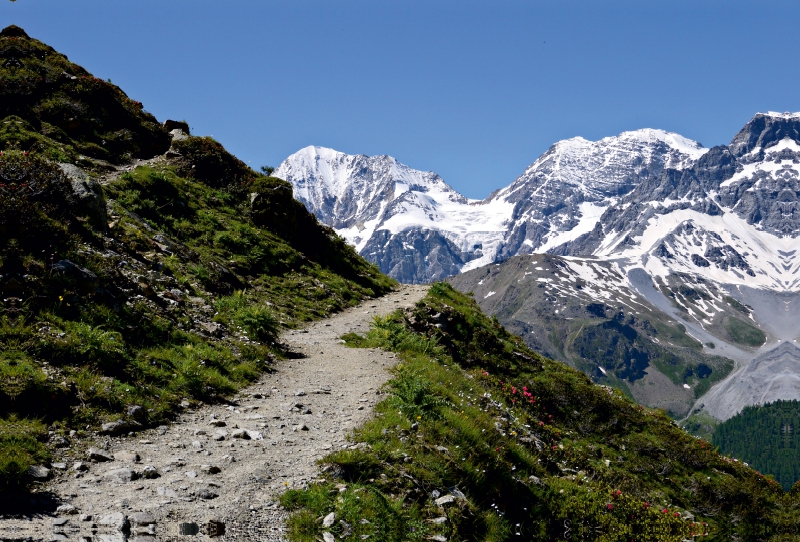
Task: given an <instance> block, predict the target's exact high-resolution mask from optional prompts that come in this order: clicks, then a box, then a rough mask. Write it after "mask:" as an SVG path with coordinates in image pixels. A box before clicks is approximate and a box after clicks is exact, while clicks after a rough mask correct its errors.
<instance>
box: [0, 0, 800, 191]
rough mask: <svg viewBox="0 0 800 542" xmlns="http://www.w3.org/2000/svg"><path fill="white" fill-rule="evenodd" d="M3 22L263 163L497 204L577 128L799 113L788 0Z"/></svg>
mask: <svg viewBox="0 0 800 542" xmlns="http://www.w3.org/2000/svg"><path fill="white" fill-rule="evenodd" d="M0 20H1V22H2V26H7V25H9V24H17V25H19V26H21V27H23V28H24V29H25V30H26V31H27V32H28V34H29V35H30V36H31V37H33V38H36V39H39V40H41V41H43V42H45V43H47V44H49V45H51V46H53V47H54V48H55V49H57V50H58V51H60V52H62V53H64V54H66V55H67V56H69V58H70V60H72V61H73V62H76V63H78V64H80V65H82V66H83V67H85V68H86V69H87V70H89V71H90V72H92V73H93V74H94V75H96V76H97V77H101V78H103V79H111V80H112V81H113V82H114V83H115V84H117V85H119V86H120V87H121V88H122V89H123V90H124V91H125V92H126V93H128V95H129V96H131V97H132V98H133V99H136V100H140V101H142V102H143V103H144V106H145V109H147V110H148V111H150V112H152V113H153V114H155V115H156V117H157V118H158V119H159V120H164V119H166V118H185V119H187V120H189V122H190V124H191V125H192V128H193V132H194V133H195V134H198V135H213V136H214V138H215V139H218V140H219V141H220V142H222V143H223V144H224V145H225V146H226V147H227V148H228V149H229V150H230V151H231V152H233V153H234V154H236V155H237V156H239V157H240V158H242V159H243V160H245V161H246V162H248V163H250V164H251V165H252V166H253V167H255V168H258V167H259V166H260V165H272V166H277V165H278V164H279V163H280V162H281V161H282V160H283V159H284V158H286V157H287V156H289V155H290V154H292V153H294V152H296V151H297V150H299V149H301V148H303V147H306V146H308V145H317V146H323V147H329V148H333V149H336V150H338V151H341V152H345V153H348V154H366V155H381V154H388V155H391V156H394V157H395V158H397V159H398V161H400V162H402V163H404V164H407V165H408V166H410V167H412V168H414V169H419V170H428V171H435V172H436V173H438V174H439V175H441V176H442V178H443V179H444V180H445V182H447V183H448V184H450V185H451V186H453V187H454V188H455V189H456V190H458V191H459V192H461V193H463V194H464V195H466V196H468V197H470V198H478V199H482V198H484V197H486V196H487V195H488V194H489V193H490V192H492V191H493V190H495V189H497V188H500V187H502V186H506V185H508V184H509V183H511V182H512V181H513V180H514V178H516V177H517V176H518V175H520V174H522V172H523V171H524V170H525V168H526V167H527V166H528V165H529V164H531V163H532V162H533V161H534V160H536V158H537V157H538V156H539V155H541V154H542V153H543V152H545V151H546V150H547V148H548V147H549V146H550V145H552V144H553V143H555V142H556V141H558V140H561V139H567V138H571V137H575V136H582V137H584V138H586V139H589V140H597V139H600V138H602V137H607V136H613V135H617V134H619V133H620V132H623V131H627V130H636V129H639V128H658V129H663V130H666V131H670V132H676V133H678V134H680V135H682V136H685V137H687V138H690V139H694V140H697V141H699V142H701V143H702V144H703V145H705V146H707V147H710V146H713V145H719V144H727V143H728V142H730V140H731V139H732V138H733V136H734V135H735V134H736V132H737V131H738V130H739V129H740V128H741V127H742V126H743V125H744V124H745V123H746V122H747V121H748V120H749V119H750V118H751V117H752V116H753V115H754V114H755V113H757V112H759V111H768V110H774V111H797V110H800V100H799V99H798V98H797V93H796V90H794V89H796V88H798V87H800V84H798V83H800V72H798V70H796V69H793V66H792V63H791V59H792V58H794V57H797V56H798V53H800V42H797V40H795V39H793V35H792V34H793V33H792V32H791V31H790V30H788V29H791V28H795V27H797V26H798V23H800V8H799V7H798V6H797V5H796V4H795V3H792V2H787V1H774V2H769V3H760V4H757V3H755V2H736V1H728V2H722V1H717V0H708V1H704V2H702V3H701V2H696V1H694V2H688V1H674V2H650V3H641V2H633V1H621V0H620V1H608V2H602V3H598V2H588V1H569V0H566V1H558V2H556V1H541V2H530V1H502V0H501V1H498V2H493V3H486V2H476V1H471V0H460V1H451V0H440V1H437V2H426V1H422V0H413V1H412V0H409V1H402V2H378V1H364V0H342V1H339V2H327V1H323V0H317V1H311V0H293V1H292V2H288V1H280V2H277V1H270V0H257V1H256V0H251V1H232V2H230V3H225V4H224V6H223V5H221V4H220V3H219V2H211V1H208V0H191V1H190V0H171V1H170V2H168V3H164V2H159V1H154V0H141V1H137V2H135V3H134V2H108V1H107V0H83V1H81V2H55V1H50V2H46V1H44V0H18V1H16V2H0Z"/></svg>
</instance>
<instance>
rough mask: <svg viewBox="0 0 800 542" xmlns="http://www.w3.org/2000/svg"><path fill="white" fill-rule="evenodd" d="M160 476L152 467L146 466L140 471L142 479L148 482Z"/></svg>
mask: <svg viewBox="0 0 800 542" xmlns="http://www.w3.org/2000/svg"><path fill="white" fill-rule="evenodd" d="M159 476H161V474H159V472H158V470H156V468H155V467H153V466H152V465H147V466H146V467H145V468H143V469H142V478H146V479H148V480H153V479H154V478H158V477H159Z"/></svg>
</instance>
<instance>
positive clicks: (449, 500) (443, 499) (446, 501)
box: [434, 495, 456, 506]
mask: <svg viewBox="0 0 800 542" xmlns="http://www.w3.org/2000/svg"><path fill="white" fill-rule="evenodd" d="M455 500H456V498H455V497H453V496H452V495H445V496H443V497H439V498H438V499H436V500H435V501H434V502H435V503H436V506H444V505H445V504H451V503H454V502H455Z"/></svg>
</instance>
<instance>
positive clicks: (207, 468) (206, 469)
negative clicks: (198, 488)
mask: <svg viewBox="0 0 800 542" xmlns="http://www.w3.org/2000/svg"><path fill="white" fill-rule="evenodd" d="M200 472H202V473H203V474H219V473H220V472H222V469H220V468H219V467H217V466H214V465H201V466H200Z"/></svg>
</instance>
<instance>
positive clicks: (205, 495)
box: [196, 489, 219, 500]
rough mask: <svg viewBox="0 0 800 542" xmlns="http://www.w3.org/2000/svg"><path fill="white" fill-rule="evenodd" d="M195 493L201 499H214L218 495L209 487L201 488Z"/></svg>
mask: <svg viewBox="0 0 800 542" xmlns="http://www.w3.org/2000/svg"><path fill="white" fill-rule="evenodd" d="M196 495H197V496H198V497H199V498H201V499H203V500H210V499H216V498H217V497H219V495H218V494H217V493H216V492H214V491H211V490H210V489H201V490H200V491H198V492H197V493H196Z"/></svg>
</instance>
